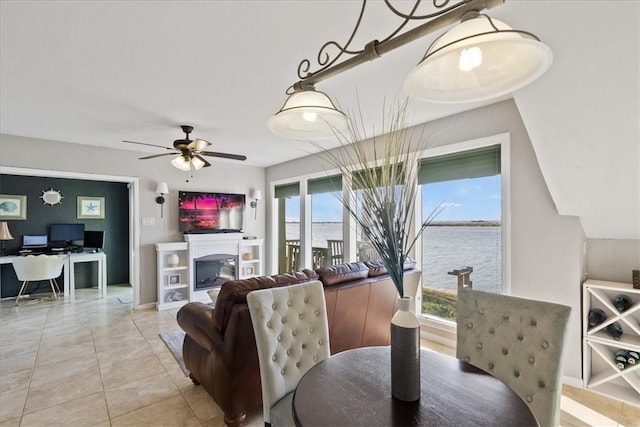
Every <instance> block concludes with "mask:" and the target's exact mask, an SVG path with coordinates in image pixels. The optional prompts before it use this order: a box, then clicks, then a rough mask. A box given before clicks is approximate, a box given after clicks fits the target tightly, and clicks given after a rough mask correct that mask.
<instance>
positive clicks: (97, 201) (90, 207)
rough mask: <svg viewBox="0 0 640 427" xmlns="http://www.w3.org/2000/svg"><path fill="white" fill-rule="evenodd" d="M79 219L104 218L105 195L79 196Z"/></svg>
mask: <svg viewBox="0 0 640 427" xmlns="http://www.w3.org/2000/svg"><path fill="white" fill-rule="evenodd" d="M78 219H104V197H88V196H78Z"/></svg>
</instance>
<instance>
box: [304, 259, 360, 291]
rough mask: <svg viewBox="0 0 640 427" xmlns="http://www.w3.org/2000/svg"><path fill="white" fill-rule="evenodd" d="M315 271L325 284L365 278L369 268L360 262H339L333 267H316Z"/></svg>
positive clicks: (329, 284)
mask: <svg viewBox="0 0 640 427" xmlns="http://www.w3.org/2000/svg"><path fill="white" fill-rule="evenodd" d="M316 272H317V273H318V276H320V280H321V281H322V283H324V285H325V286H332V285H337V284H339V283H344V282H348V281H351V280H356V279H365V278H367V277H368V276H369V269H368V268H367V266H366V265H364V263H362V262H352V263H351V264H340V265H335V266H333V267H321V268H318V269H317V270H316Z"/></svg>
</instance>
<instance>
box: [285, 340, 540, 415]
mask: <svg viewBox="0 0 640 427" xmlns="http://www.w3.org/2000/svg"><path fill="white" fill-rule="evenodd" d="M420 370H421V397H420V400H418V401H417V402H402V401H399V400H397V399H394V398H392V396H391V354H390V348H389V347H365V348H359V349H355V350H349V351H345V352H342V353H338V354H335V355H333V356H331V357H330V358H328V359H326V360H324V361H322V362H320V363H318V364H317V365H316V366H314V367H313V368H311V369H310V370H309V371H308V372H307V373H306V374H305V375H304V376H303V377H302V379H301V380H300V383H299V384H298V387H297V389H296V391H295V395H294V397H293V416H294V420H295V422H296V425H298V426H304V427H309V426H357V425H359V426H417V425H421V426H438V427H441V426H452V427H453V426H455V427H459V426H492V427H493V426H537V425H538V423H537V421H536V419H535V417H534V416H533V414H532V413H531V411H530V410H529V408H528V407H527V405H526V404H525V403H524V402H523V401H522V399H520V397H518V395H517V394H515V393H514V392H513V391H511V389H509V388H508V387H507V386H506V385H505V384H504V383H503V382H502V381H500V380H498V379H497V378H494V377H493V376H491V375H489V374H487V373H486V372H484V371H482V370H481V369H478V368H476V367H475V366H472V365H470V364H468V363H466V362H463V361H460V360H458V359H456V358H453V357H450V356H446V355H443V354H440V353H436V352H432V351H426V350H422V351H421V360H420Z"/></svg>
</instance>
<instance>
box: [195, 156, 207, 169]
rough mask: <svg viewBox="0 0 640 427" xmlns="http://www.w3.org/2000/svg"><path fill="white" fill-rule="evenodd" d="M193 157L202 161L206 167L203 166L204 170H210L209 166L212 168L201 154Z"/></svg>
mask: <svg viewBox="0 0 640 427" xmlns="http://www.w3.org/2000/svg"><path fill="white" fill-rule="evenodd" d="M193 157H197V158H198V159H200V160H202V162H203V163H204V165H202V167H203V168H208V167H209V166H211V163H209V162H208V161H207V159H205V158H204V157H202V156H201V155H200V154H194V155H193Z"/></svg>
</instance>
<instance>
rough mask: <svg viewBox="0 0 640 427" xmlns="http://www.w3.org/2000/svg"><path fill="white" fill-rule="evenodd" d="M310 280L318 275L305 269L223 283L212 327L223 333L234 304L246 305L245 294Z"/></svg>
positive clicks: (315, 278)
mask: <svg viewBox="0 0 640 427" xmlns="http://www.w3.org/2000/svg"><path fill="white" fill-rule="evenodd" d="M310 280H318V274H316V272H315V271H313V270H306V269H305V270H302V271H297V272H295V273H287V274H277V275H275V276H260V277H251V278H249V279H242V280H230V281H228V282H225V283H224V284H223V285H222V288H221V289H220V293H219V294H218V298H217V299H216V306H215V307H216V308H215V311H214V313H213V321H214V325H215V327H216V328H217V329H218V331H220V333H224V331H225V329H226V327H227V323H228V322H229V318H230V317H231V313H232V311H233V307H234V306H235V305H236V304H247V294H248V293H249V292H251V291H255V290H256V289H266V288H274V287H279V286H287V285H292V284H295V283H303V282H308V281H310Z"/></svg>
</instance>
